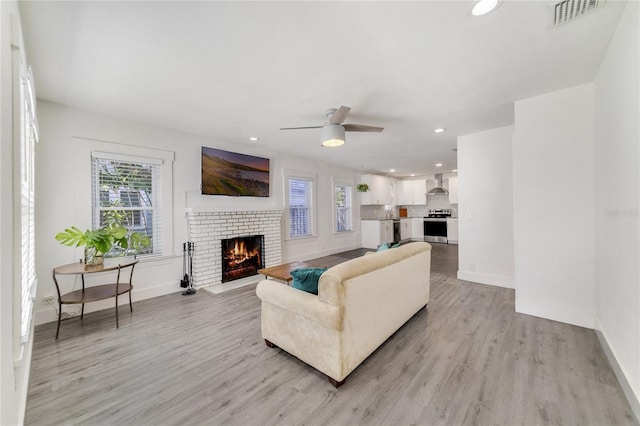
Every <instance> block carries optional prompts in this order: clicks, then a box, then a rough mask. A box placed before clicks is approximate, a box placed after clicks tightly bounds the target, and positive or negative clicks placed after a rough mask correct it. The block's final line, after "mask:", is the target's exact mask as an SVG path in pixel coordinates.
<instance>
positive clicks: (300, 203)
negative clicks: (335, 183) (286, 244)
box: [286, 176, 315, 238]
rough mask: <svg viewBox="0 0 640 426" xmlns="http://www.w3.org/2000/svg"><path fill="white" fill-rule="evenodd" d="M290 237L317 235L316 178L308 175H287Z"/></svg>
mask: <svg viewBox="0 0 640 426" xmlns="http://www.w3.org/2000/svg"><path fill="white" fill-rule="evenodd" d="M286 182H287V186H286V196H287V207H288V208H287V214H288V222H289V226H288V237H289V238H300V237H310V236H313V235H315V214H314V201H313V200H314V192H315V191H314V186H315V179H314V178H313V177H306V176H302V177H300V176H287V179H286Z"/></svg>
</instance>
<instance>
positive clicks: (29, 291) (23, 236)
mask: <svg viewBox="0 0 640 426" xmlns="http://www.w3.org/2000/svg"><path fill="white" fill-rule="evenodd" d="M15 53H16V56H19V54H18V53H19V52H18V51H16V52H15ZM18 62H19V66H18V68H19V70H18V72H19V75H20V84H19V93H18V95H17V103H18V104H14V108H15V109H14V111H17V112H19V116H18V117H17V120H16V123H15V126H16V128H17V129H18V130H17V131H16V135H17V138H16V140H15V143H16V145H17V148H16V151H17V157H16V163H15V164H16V166H15V169H16V182H18V188H16V193H17V197H18V201H17V203H16V208H17V211H16V212H15V213H14V217H15V221H16V223H18V224H19V229H20V233H19V234H18V235H16V245H17V249H16V251H15V253H16V257H17V260H18V262H16V264H15V273H16V276H17V277H18V278H19V279H17V280H16V285H17V286H19V289H16V290H17V291H16V294H18V295H19V297H18V298H17V300H16V302H17V301H19V303H17V304H16V312H17V313H18V315H16V316H15V317H14V321H15V330H16V333H15V334H14V335H15V336H19V340H17V341H16V342H15V343H14V361H15V362H19V361H20V360H21V359H22V357H23V355H24V349H25V347H24V345H25V344H26V343H27V342H29V339H30V338H31V331H32V330H33V324H32V323H33V307H34V300H35V297H36V289H37V286H38V277H37V275H36V266H35V144H36V143H37V142H38V120H37V116H36V97H35V88H34V84H33V71H32V69H31V67H25V65H24V64H23V63H22V61H21V60H18Z"/></svg>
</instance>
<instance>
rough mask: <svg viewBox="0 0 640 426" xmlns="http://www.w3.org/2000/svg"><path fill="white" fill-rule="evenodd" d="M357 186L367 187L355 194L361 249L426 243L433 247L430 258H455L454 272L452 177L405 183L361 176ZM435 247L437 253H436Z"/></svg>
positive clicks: (455, 218) (455, 194)
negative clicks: (441, 256)
mask: <svg viewBox="0 0 640 426" xmlns="http://www.w3.org/2000/svg"><path fill="white" fill-rule="evenodd" d="M361 182H362V183H363V184H366V186H367V187H368V190H367V191H365V192H360V191H359V192H358V195H359V196H360V218H361V234H362V247H363V248H367V249H373V250H375V249H377V248H378V247H379V246H380V245H382V244H384V243H387V244H388V245H390V246H391V245H392V244H395V243H405V242H409V241H427V242H429V243H431V244H432V246H433V247H434V253H433V256H438V253H439V252H442V255H443V256H444V257H447V258H452V257H454V256H455V262H453V263H455V267H453V268H454V269H456V270H457V244H458V176H457V174H456V173H443V174H437V175H431V176H425V177H420V178H414V177H411V178H406V179H397V178H393V177H388V176H380V175H363V176H362V177H361ZM438 247H441V249H438V250H436V248H438ZM450 260H452V261H453V259H450ZM450 263H452V262H450ZM453 273H455V270H454V271H453Z"/></svg>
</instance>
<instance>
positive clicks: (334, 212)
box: [329, 176, 356, 236]
mask: <svg viewBox="0 0 640 426" xmlns="http://www.w3.org/2000/svg"><path fill="white" fill-rule="evenodd" d="M337 185H344V186H348V187H349V188H351V194H350V199H351V205H350V206H349V208H350V210H351V221H350V222H351V229H349V230H347V231H338V229H337V228H338V206H337V205H336V199H335V189H336V186H337ZM330 190H331V193H330V198H329V199H330V200H331V233H332V234H333V235H334V236H340V235H345V234H347V235H348V234H349V233H352V232H353V231H354V227H355V223H356V221H355V201H356V188H355V184H354V179H349V178H344V177H337V176H331V189H330Z"/></svg>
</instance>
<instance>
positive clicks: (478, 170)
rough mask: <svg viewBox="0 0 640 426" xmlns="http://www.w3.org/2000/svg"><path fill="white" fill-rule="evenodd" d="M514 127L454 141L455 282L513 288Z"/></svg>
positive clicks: (493, 130) (462, 137) (463, 137)
mask: <svg viewBox="0 0 640 426" xmlns="http://www.w3.org/2000/svg"><path fill="white" fill-rule="evenodd" d="M512 134H513V126H507V127H500V128H497V129H492V130H487V131H485V132H480V133H474V134H470V135H466V136H461V137H459V138H458V169H459V172H458V176H459V181H458V184H459V188H458V227H459V233H460V235H459V245H458V278H459V279H461V280H467V281H473V282H478V283H483V284H491V285H497V286H501V287H508V288H514V281H513V275H514V270H513V181H512V167H511V162H512V152H511V146H512Z"/></svg>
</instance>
